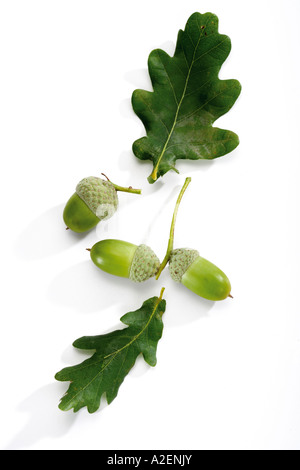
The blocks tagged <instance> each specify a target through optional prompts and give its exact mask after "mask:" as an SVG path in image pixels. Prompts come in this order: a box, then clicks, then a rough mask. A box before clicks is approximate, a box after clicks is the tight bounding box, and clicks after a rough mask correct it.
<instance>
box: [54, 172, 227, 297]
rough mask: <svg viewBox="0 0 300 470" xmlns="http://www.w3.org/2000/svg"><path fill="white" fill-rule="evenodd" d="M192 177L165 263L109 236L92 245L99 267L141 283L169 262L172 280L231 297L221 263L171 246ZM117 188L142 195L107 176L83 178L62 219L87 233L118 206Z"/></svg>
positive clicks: (147, 251) (149, 251)
mask: <svg viewBox="0 0 300 470" xmlns="http://www.w3.org/2000/svg"><path fill="white" fill-rule="evenodd" d="M102 174H103V173H102ZM103 176H105V175H104V174H103ZM105 177H106V176H105ZM190 181H191V178H186V180H185V183H184V185H183V187H182V189H181V191H180V194H179V196H178V199H177V202H176V206H175V210H174V214H173V219H172V224H171V230H170V237H169V243H168V248H167V252H166V256H165V258H164V260H163V262H162V263H160V261H159V259H158V257H157V256H156V254H155V253H154V252H153V250H152V249H151V248H150V247H148V246H147V245H139V246H137V245H134V244H132V243H128V242H126V241H122V240H112V239H108V240H101V241H99V242H98V243H96V244H95V245H94V246H93V247H92V248H91V249H88V251H90V256H91V259H92V261H93V262H94V263H95V265H96V266H98V267H99V268H100V269H102V270H103V271H105V272H107V273H110V274H113V275H115V276H121V277H126V278H129V279H131V280H132V281H134V282H143V281H146V280H147V279H150V278H151V277H154V276H156V279H158V278H159V276H160V274H161V272H162V271H163V269H164V268H165V266H166V265H167V264H169V271H170V275H171V277H172V279H173V280H174V281H176V282H181V283H182V284H183V285H185V286H186V287H187V288H188V289H190V290H191V291H193V292H194V293H195V294H197V295H199V296H201V297H203V298H205V299H208V300H213V301H215V300H224V299H226V298H227V297H232V296H231V293H230V292H231V285H230V282H229V279H228V277H227V276H226V275H225V274H224V273H223V271H221V270H220V269H219V268H218V267H217V266H215V265H214V264H213V263H211V262H210V261H207V260H206V259H204V258H202V257H201V256H200V255H199V252H198V251H197V250H191V249H188V248H179V249H175V250H174V249H173V242H174V228H175V222H176V216H177V211H178V207H179V204H180V201H181V199H182V196H183V194H184V192H185V190H186V188H187V186H188V185H189V183H190ZM117 191H123V192H129V193H133V194H141V190H139V189H133V188H132V187H129V188H124V187H122V186H118V185H116V184H114V183H112V182H111V181H110V180H109V179H108V178H107V177H106V180H103V179H101V178H98V177H94V176H91V177H88V178H84V179H83V180H81V181H80V182H79V183H78V185H77V187H76V192H75V193H74V194H73V196H72V197H71V198H70V199H69V201H68V202H67V204H66V207H65V209H64V213H63V219H64V222H65V224H66V225H67V229H71V230H73V231H74V232H86V231H88V230H90V229H92V228H93V227H95V226H96V225H97V224H98V223H99V221H101V220H104V219H108V218H110V217H111V216H112V215H113V214H114V213H115V211H116V210H117V207H118V195H117Z"/></svg>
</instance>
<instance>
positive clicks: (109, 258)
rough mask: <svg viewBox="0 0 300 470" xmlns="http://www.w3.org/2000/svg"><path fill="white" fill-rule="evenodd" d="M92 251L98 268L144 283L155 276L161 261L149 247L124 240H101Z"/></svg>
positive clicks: (93, 259)
mask: <svg viewBox="0 0 300 470" xmlns="http://www.w3.org/2000/svg"><path fill="white" fill-rule="evenodd" d="M88 251H90V254H91V259H92V261H93V262H94V264H95V265H96V266H98V268H100V269H102V271H105V272H107V273H109V274H113V275H115V276H120V277H126V278H129V279H131V280H132V281H134V282H143V281H146V280H147V279H150V278H151V277H153V276H155V275H156V273H157V271H158V269H159V266H160V261H159V259H158V257H157V256H156V254H155V253H154V252H153V251H152V250H151V248H149V247H148V246H147V245H134V244H132V243H128V242H125V241H122V240H112V239H108V240H101V241H100V242H98V243H96V244H95V245H94V246H93V247H92V248H91V250H88Z"/></svg>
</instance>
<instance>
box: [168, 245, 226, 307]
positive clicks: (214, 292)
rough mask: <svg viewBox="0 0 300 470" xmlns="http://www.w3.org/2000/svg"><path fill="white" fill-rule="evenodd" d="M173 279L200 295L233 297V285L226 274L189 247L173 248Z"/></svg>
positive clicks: (209, 297) (209, 298)
mask: <svg viewBox="0 0 300 470" xmlns="http://www.w3.org/2000/svg"><path fill="white" fill-rule="evenodd" d="M169 271H170V275H171V277H172V279H173V280H174V281H176V282H181V283H182V284H183V285H184V286H186V287H187V288H188V289H190V290H191V291H193V292H194V293H195V294H197V295H199V296H200V297H204V298H205V299H208V300H224V299H226V298H227V297H231V294H230V292H231V285H230V282H229V279H228V277H227V276H226V274H224V273H223V271H221V270H220V269H219V268H218V267H217V266H215V265H214V264H213V263H211V262H210V261H207V260H206V259H204V258H202V257H201V256H200V255H199V253H198V251H196V250H191V249H188V248H179V249H177V250H173V251H172V252H171V255H170V259H169Z"/></svg>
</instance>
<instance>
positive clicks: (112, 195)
mask: <svg viewBox="0 0 300 470" xmlns="http://www.w3.org/2000/svg"><path fill="white" fill-rule="evenodd" d="M117 191H123V192H130V193H135V194H140V193H141V191H140V190H139V189H133V188H131V187H130V188H123V187H122V186H118V185H116V184H113V183H112V182H111V181H109V180H108V179H107V181H106V180H103V179H101V178H98V177H96V176H89V177H88V178H84V179H82V180H81V181H80V182H79V183H78V185H77V186H76V190H75V193H74V194H73V196H71V198H70V199H69V201H68V202H67V204H66V206H65V209H64V212H63V219H64V222H65V224H66V226H67V228H68V229H71V230H73V231H74V232H78V233H81V232H86V231H88V230H91V229H92V228H93V227H95V226H96V225H97V224H98V223H99V222H100V221H101V220H106V219H109V218H110V217H112V216H113V214H114V213H115V212H116V210H117V208H118V203H119V200H118V194H117Z"/></svg>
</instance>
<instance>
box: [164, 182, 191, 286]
mask: <svg viewBox="0 0 300 470" xmlns="http://www.w3.org/2000/svg"><path fill="white" fill-rule="evenodd" d="M191 181H192V178H190V177H188V178H186V179H185V182H184V185H183V186H182V188H181V191H180V193H179V196H178V198H177V201H176V205H175V209H174V212H173V218H172V223H171V229H170V236H169V242H168V247H167V252H166V255H165V257H164V259H163V261H162V263H161V265H160V267H159V270H158V272H157V274H156V280H157V279H158V278H159V276H160V275H161V273H162V271H163V270H164V269H165V267H166V265H167V263H168V261H169V259H170V255H171V252H172V250H173V245H174V231H175V223H176V218H177V213H178V209H179V205H180V203H181V199H182V197H183V195H184V193H185V190H186V188H187V187H188V185H189V184H190V182H191Z"/></svg>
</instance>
